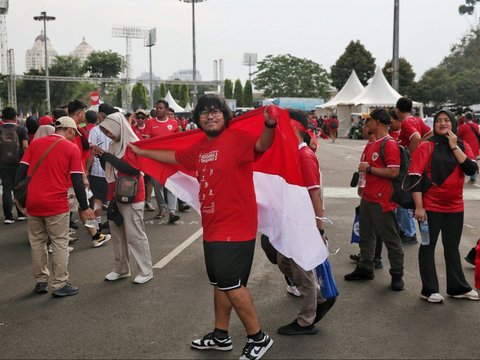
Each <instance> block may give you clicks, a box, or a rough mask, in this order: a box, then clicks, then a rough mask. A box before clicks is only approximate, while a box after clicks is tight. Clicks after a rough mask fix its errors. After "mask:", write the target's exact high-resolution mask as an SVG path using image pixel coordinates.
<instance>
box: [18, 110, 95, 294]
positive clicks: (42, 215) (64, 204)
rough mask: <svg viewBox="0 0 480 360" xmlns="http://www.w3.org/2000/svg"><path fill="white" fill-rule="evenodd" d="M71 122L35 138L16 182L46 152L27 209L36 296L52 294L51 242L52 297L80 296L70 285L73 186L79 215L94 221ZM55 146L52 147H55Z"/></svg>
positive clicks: (64, 121) (65, 119)
mask: <svg viewBox="0 0 480 360" xmlns="http://www.w3.org/2000/svg"><path fill="white" fill-rule="evenodd" d="M76 128H77V126H76V124H75V122H74V121H73V119H71V118H69V117H66V116H65V117H62V118H60V119H58V120H57V121H56V122H55V129H56V130H55V134H52V135H49V136H46V137H43V138H39V139H36V140H35V141H33V142H32V143H31V144H30V146H29V147H28V149H27V151H26V152H25V155H24V156H23V158H22V161H21V163H20V166H19V169H18V171H17V176H16V180H15V183H16V184H17V185H18V184H19V183H20V182H21V181H22V180H23V179H25V177H26V176H27V174H28V175H31V174H32V172H33V170H34V169H35V167H36V164H37V163H38V162H39V161H40V158H41V157H42V155H43V154H45V153H46V151H47V150H48V149H49V148H51V151H50V152H49V153H48V154H47V155H46V157H45V161H42V163H41V164H40V166H39V167H38V168H37V170H36V172H35V173H34V174H33V176H32V177H31V180H30V182H29V184H28V191H27V195H28V196H27V203H26V209H27V213H28V237H29V240H30V245H31V248H32V262H33V276H34V277H35V280H36V281H37V284H36V286H35V292H36V293H38V294H44V293H47V292H48V278H49V276H50V272H49V270H48V252H47V241H48V238H49V237H50V240H51V243H52V250H53V253H52V262H51V263H52V265H51V266H52V274H53V280H52V288H53V292H52V296H54V297H63V296H70V295H76V294H78V291H79V290H78V288H77V287H74V286H72V285H70V284H69V283H68V278H69V275H68V270H67V267H68V225H69V204H68V198H67V190H68V186H69V183H71V184H73V188H74V190H75V196H76V197H77V199H78V201H79V203H80V208H81V211H82V212H83V215H84V217H85V218H87V219H95V214H94V213H93V210H92V209H90V208H89V207H88V202H87V198H86V194H85V188H84V187H83V180H82V174H83V169H82V162H81V157H80V152H79V150H78V148H77V146H76V145H75V144H74V143H73V142H72V141H73V140H74V138H75V136H76V135H77V133H78V131H77V130H76ZM52 146H53V147H52Z"/></svg>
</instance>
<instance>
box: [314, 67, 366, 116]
mask: <svg viewBox="0 0 480 360" xmlns="http://www.w3.org/2000/svg"><path fill="white" fill-rule="evenodd" d="M364 89H365V88H364V86H363V85H362V83H361V82H360V80H359V79H358V76H357V73H356V72H355V70H352V73H351V74H350V77H349V78H348V80H347V82H346V83H345V85H343V87H342V89H341V90H340V91H339V92H338V94H337V95H335V97H334V98H333V99H331V100H330V101H329V102H327V103H325V104H323V105H321V106H320V107H321V108H331V107H335V106H337V105H353V102H352V99H353V98H355V97H356V96H358V95H359V94H360V93H361V92H362V91H363V90H364Z"/></svg>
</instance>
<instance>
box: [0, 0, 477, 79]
mask: <svg viewBox="0 0 480 360" xmlns="http://www.w3.org/2000/svg"><path fill="white" fill-rule="evenodd" d="M462 3H464V0H400V56H403V57H405V58H406V59H407V60H408V61H409V62H410V63H411V64H412V66H413V68H414V71H415V72H416V74H417V78H419V77H420V76H421V75H422V74H423V73H424V72H425V71H426V70H428V69H429V68H432V67H434V66H436V65H438V64H439V63H440V61H441V60H442V59H443V58H444V57H445V56H446V55H448V53H449V50H450V47H451V45H452V44H454V43H456V42H458V41H459V40H460V39H461V37H462V36H463V35H464V34H465V33H466V32H467V31H468V30H469V29H470V24H469V22H471V19H468V18H466V17H462V16H460V15H458V11H457V9H458V6H459V5H461V4H462ZM393 5H394V0H289V1H287V0H207V1H205V2H200V3H197V4H196V5H195V13H196V17H195V19H196V42H197V69H198V70H199V71H200V73H201V76H202V79H203V80H212V79H213V78H214V75H213V61H214V60H216V59H223V61H224V73H225V78H229V79H233V80H235V79H237V78H239V79H241V80H242V82H243V81H245V80H247V79H248V67H247V66H243V65H242V59H243V53H257V54H258V58H259V59H262V58H263V57H265V56H266V55H269V54H272V55H281V54H291V55H293V56H296V57H300V58H307V59H310V60H313V61H315V62H317V63H319V64H321V65H322V66H323V67H324V68H325V69H326V70H328V71H330V67H331V66H332V65H333V64H334V63H335V61H336V60H337V59H338V57H339V56H340V55H342V53H343V52H344V50H345V47H346V46H347V45H348V43H349V42H350V41H351V40H360V41H361V42H362V43H363V45H364V46H365V47H366V48H367V50H369V51H370V52H371V53H372V55H373V57H374V58H375V59H376V65H377V66H381V67H383V65H384V64H385V62H386V61H387V60H389V59H391V57H392V43H393V40H392V39H393ZM41 11H47V14H48V15H51V16H55V17H56V20H55V21H53V22H48V23H47V35H48V37H49V38H50V40H51V42H52V45H53V47H54V48H55V49H56V50H57V52H58V53H59V54H61V55H67V54H69V53H70V52H71V51H73V49H74V48H75V47H76V46H77V45H78V44H79V43H80V42H81V41H82V38H83V37H85V39H86V41H87V42H88V43H89V44H90V45H91V46H92V47H93V48H94V49H95V50H113V51H116V52H118V53H120V54H122V55H124V54H125V47H126V46H125V39H121V38H113V37H112V30H111V29H112V26H113V25H137V26H146V27H149V28H153V27H156V28H157V44H156V45H155V46H154V47H153V48H152V57H153V72H154V74H155V75H156V76H160V77H161V78H162V79H168V77H169V76H170V75H172V74H173V73H174V72H175V71H177V70H179V69H187V68H190V69H191V68H192V27H191V22H192V6H191V4H187V3H184V2H183V1H181V0H75V1H74V0H10V9H9V13H8V15H7V31H8V47H9V48H13V49H14V51H15V61H16V73H17V74H20V73H23V72H24V71H26V69H25V52H26V50H27V49H29V48H31V47H32V46H33V43H34V40H35V38H36V37H37V35H39V34H40V31H41V30H42V29H43V23H41V22H38V21H34V20H33V17H34V16H36V15H40V12H41ZM469 20H470V21H469ZM132 48H133V60H132V61H133V69H132V70H133V74H134V77H136V76H138V75H140V74H141V73H142V72H146V71H148V69H149V60H148V48H145V47H144V46H143V40H133V46H132Z"/></svg>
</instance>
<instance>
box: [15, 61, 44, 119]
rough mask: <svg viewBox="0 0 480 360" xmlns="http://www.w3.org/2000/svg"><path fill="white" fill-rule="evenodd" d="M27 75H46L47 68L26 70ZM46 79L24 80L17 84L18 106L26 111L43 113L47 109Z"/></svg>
mask: <svg viewBox="0 0 480 360" xmlns="http://www.w3.org/2000/svg"><path fill="white" fill-rule="evenodd" d="M25 75H37V76H45V70H43V69H42V70H34V69H31V70H30V71H28V72H26V73H25ZM45 99H46V89H45V81H37V80H23V81H20V82H18V84H17V103H18V108H19V109H22V110H23V112H24V113H36V112H38V113H39V114H43V113H44V112H45V111H46V109H47V104H46V101H45Z"/></svg>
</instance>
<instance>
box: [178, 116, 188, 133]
mask: <svg viewBox="0 0 480 360" xmlns="http://www.w3.org/2000/svg"><path fill="white" fill-rule="evenodd" d="M178 122H179V124H180V126H181V127H182V130H183V131H185V130H186V128H187V125H188V120H187V119H180V120H178Z"/></svg>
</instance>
